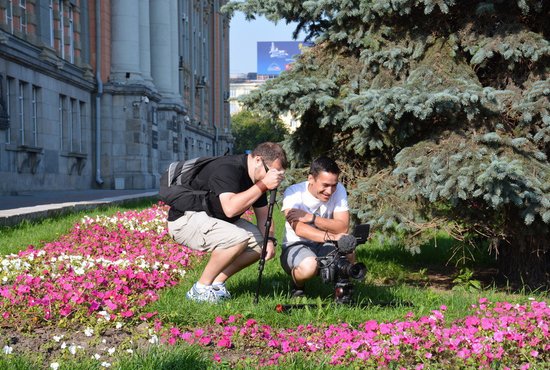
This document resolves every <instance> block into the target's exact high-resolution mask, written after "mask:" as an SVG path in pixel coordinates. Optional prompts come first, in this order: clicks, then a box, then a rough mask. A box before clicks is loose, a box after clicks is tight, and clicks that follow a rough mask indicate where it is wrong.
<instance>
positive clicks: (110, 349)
mask: <svg viewBox="0 0 550 370" xmlns="http://www.w3.org/2000/svg"><path fill="white" fill-rule="evenodd" d="M115 351H116V348H115V347H111V348H109V349H108V350H107V352H109V354H110V355H112V354H113V353H115Z"/></svg>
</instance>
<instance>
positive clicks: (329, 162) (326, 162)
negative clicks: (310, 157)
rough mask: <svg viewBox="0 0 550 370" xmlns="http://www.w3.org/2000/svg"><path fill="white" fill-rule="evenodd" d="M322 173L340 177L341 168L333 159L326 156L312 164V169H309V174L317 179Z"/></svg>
mask: <svg viewBox="0 0 550 370" xmlns="http://www.w3.org/2000/svg"><path fill="white" fill-rule="evenodd" d="M321 172H328V173H333V174H335V175H340V167H338V164H336V162H335V161H334V160H333V159H332V158H329V157H324V156H323V157H319V158H317V159H315V160H314V161H313V162H311V167H309V174H310V175H312V176H313V177H314V178H317V176H318V175H319V173H321Z"/></svg>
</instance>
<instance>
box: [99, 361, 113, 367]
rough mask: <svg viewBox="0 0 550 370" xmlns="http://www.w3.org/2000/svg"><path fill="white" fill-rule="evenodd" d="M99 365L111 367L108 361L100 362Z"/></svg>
mask: <svg viewBox="0 0 550 370" xmlns="http://www.w3.org/2000/svg"><path fill="white" fill-rule="evenodd" d="M101 366H103V367H111V364H110V363H108V362H102V363H101Z"/></svg>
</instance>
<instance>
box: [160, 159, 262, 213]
mask: <svg viewBox="0 0 550 370" xmlns="http://www.w3.org/2000/svg"><path fill="white" fill-rule="evenodd" d="M247 157H248V156H247V154H238V155H228V156H224V157H219V158H218V159H216V160H214V161H212V162H210V163H208V164H207V165H206V166H204V168H203V169H202V170H201V171H200V172H199V174H198V175H197V177H196V178H195V179H194V180H193V181H192V182H191V186H192V187H193V189H195V190H209V191H210V192H209V193H208V195H207V198H206V202H207V204H208V208H209V209H210V212H211V213H212V216H213V217H216V218H219V219H220V220H224V221H228V222H235V221H236V220H238V219H239V218H240V217H241V215H238V216H235V217H231V218H229V217H227V216H226V215H225V213H224V212H223V209H222V205H221V202H220V198H219V195H220V194H222V193H235V194H237V193H241V192H243V191H245V190H248V189H249V188H251V187H252V185H254V183H253V182H252V180H251V179H250V177H249V176H248V165H247ZM266 205H267V196H266V195H265V194H263V195H262V196H261V197H260V198H258V200H257V201H256V202H255V203H254V204H253V205H252V206H253V207H264V206H266ZM183 214H184V212H181V211H180V210H176V209H174V208H173V207H172V208H170V211H169V212H168V221H174V220H176V219H178V218H179V217H181V216H183Z"/></svg>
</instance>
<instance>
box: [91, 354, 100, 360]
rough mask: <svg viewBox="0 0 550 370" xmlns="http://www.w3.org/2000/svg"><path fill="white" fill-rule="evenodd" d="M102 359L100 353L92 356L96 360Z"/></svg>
mask: <svg viewBox="0 0 550 370" xmlns="http://www.w3.org/2000/svg"><path fill="white" fill-rule="evenodd" d="M100 357H101V355H100V354H99V353H96V354H95V355H93V356H92V358H93V359H96V360H99V358H100Z"/></svg>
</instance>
